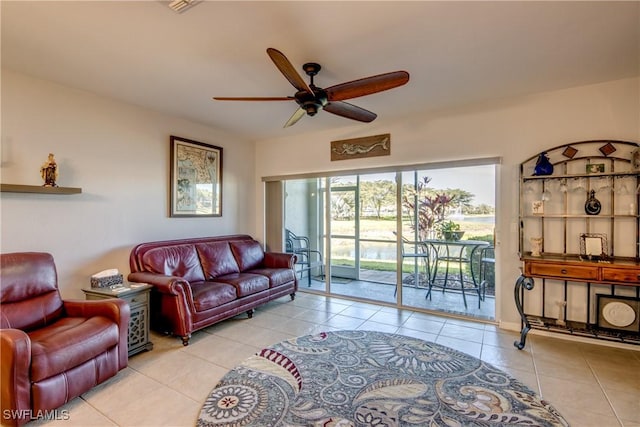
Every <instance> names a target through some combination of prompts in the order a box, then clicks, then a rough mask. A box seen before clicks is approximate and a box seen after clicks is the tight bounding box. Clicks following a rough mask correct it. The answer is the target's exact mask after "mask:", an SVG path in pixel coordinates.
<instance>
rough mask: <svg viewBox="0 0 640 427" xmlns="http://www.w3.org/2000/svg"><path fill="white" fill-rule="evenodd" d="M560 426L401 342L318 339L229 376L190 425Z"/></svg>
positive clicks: (445, 352) (366, 336) (455, 362)
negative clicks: (195, 422)
mask: <svg viewBox="0 0 640 427" xmlns="http://www.w3.org/2000/svg"><path fill="white" fill-rule="evenodd" d="M249 425H250V426H429V427H435V426H447V427H452V426H474V425H478V426H489V425H490V426H510V425H518V426H520V425H526V426H567V425H568V424H567V422H566V421H565V420H564V418H563V417H562V416H561V415H560V414H559V413H558V412H557V411H556V410H555V409H554V408H553V407H552V406H551V405H549V404H548V403H547V402H545V401H544V400H541V399H540V398H539V397H538V396H537V395H536V394H535V393H534V392H533V391H531V390H530V389H529V388H527V387H526V386H524V385H523V384H522V383H520V382H519V381H517V380H516V379H514V378H512V377H510V376H509V375H508V374H506V373H504V372H502V371H500V370H498V369H496V368H495V367H493V366H491V365H489V364H487V363H485V362H483V361H481V360H479V359H476V358H475V357H471V356H469V355H467V354H465V353H462V352H459V351H457V350H454V349H451V348H448V347H444V346H442V345H439V344H435V343H431V342H426V341H422V340H419V339H415V338H410V337H406V336H402V335H395V334H387V333H381V332H371V331H338V332H323V333H320V334H316V335H307V336H303V337H299V338H294V339H290V340H287V341H283V342H281V343H278V344H275V345H274V346H271V347H269V348H265V349H263V350H261V351H260V352H259V353H258V354H256V355H255V356H252V357H250V358H249V359H247V360H245V361H244V362H242V363H241V364H240V365H238V366H236V367H235V368H234V369H232V370H231V371H229V372H228V373H227V374H226V375H225V376H224V377H223V378H222V379H221V380H220V382H219V383H218V384H217V385H216V387H215V388H214V389H213V390H212V391H211V393H210V394H209V396H208V398H207V400H206V402H205V403H204V405H203V407H202V410H201V412H200V416H199V419H198V422H197V426H199V427H210V426H249Z"/></svg>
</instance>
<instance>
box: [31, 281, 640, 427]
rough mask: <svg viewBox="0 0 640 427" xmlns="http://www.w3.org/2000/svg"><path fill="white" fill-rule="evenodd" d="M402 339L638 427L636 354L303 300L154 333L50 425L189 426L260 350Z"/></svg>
mask: <svg viewBox="0 0 640 427" xmlns="http://www.w3.org/2000/svg"><path fill="white" fill-rule="evenodd" d="M337 329H370V330H377V331H385V332H391V333H399V334H403V335H409V336H413V337H417V338H421V339H424V340H428V341H435V342H437V343H440V344H443V345H446V346H449V347H452V348H455V349H458V350H460V351H463V352H466V353H469V354H471V355H473V356H475V357H479V358H481V359H482V360H485V361H487V362H489V363H491V364H493V365H495V366H497V367H499V368H501V369H502V370H504V371H506V372H508V373H510V374H511V375H512V376H514V377H515V378H517V379H519V380H521V381H522V382H524V383H525V384H526V385H528V386H529V387H530V388H532V389H533V390H535V391H536V392H538V393H540V394H541V395H542V397H543V398H545V399H547V400H549V401H550V402H551V403H552V404H553V405H554V406H555V407H556V408H557V409H558V410H559V411H560V412H561V413H562V414H563V415H564V416H565V418H566V419H567V420H568V421H569V423H570V424H571V425H572V426H579V427H588V426H598V427H608V426H628V427H630V426H635V427H639V426H640V351H637V350H640V349H635V348H632V349H621V348H612V347H606V346H602V345H597V344H585V343H578V342H575V341H566V340H562V339H559V338H550V337H542V336H536V335H529V337H528V339H527V346H526V347H525V349H524V350H517V349H516V348H515V347H514V346H513V342H514V340H515V339H516V338H518V334H517V333H516V332H510V331H504V330H500V329H499V328H497V327H496V326H495V325H493V324H487V323H478V322H473V321H468V320H460V319H454V318H446V317H441V316H436V315H432V314H424V313H419V312H413V311H408V310H398V309H395V308H390V307H381V306H378V305H374V304H368V303H361V302H354V301H349V300H344V299H339V298H334V297H326V296H320V295H313V294H309V293H302V292H301V293H298V294H297V296H296V299H295V301H290V300H289V298H288V297H286V298H281V299H279V300H277V301H273V302H271V303H269V304H267V305H265V306H263V307H260V308H259V309H257V310H256V312H255V315H254V316H253V318H252V319H248V318H247V317H246V315H241V316H237V317H235V318H233V319H230V320H227V321H224V322H221V323H219V324H217V325H214V326H211V327H209V328H207V329H205V330H202V331H199V332H196V333H194V334H193V337H192V339H191V344H190V345H189V346H187V347H183V346H182V344H181V341H180V339H178V338H174V337H169V336H162V335H159V334H156V333H153V334H152V339H153V342H154V344H155V348H154V349H153V350H152V351H149V352H144V353H140V354H137V355H135V356H133V357H131V358H130V359H129V367H128V368H126V369H125V370H123V371H121V372H120V373H119V374H118V375H117V376H116V377H114V378H112V379H110V380H108V381H107V382H105V383H103V384H101V385H99V386H98V387H96V388H94V389H93V390H91V391H89V392H87V393H85V394H84V395H82V396H81V397H80V398H77V399H74V400H73V401H72V402H70V403H68V404H67V405H65V406H64V407H62V408H60V409H61V410H62V409H64V410H66V411H68V414H69V419H68V420H64V421H48V422H44V421H34V422H32V423H30V424H28V425H30V426H35V425H47V426H55V425H60V426H66V427H71V426H116V425H117V426H193V425H195V422H196V420H197V418H198V414H199V412H200V407H201V405H202V403H203V402H204V400H205V398H206V397H207V395H208V393H209V392H210V391H211V389H212V388H213V387H214V385H215V384H216V382H217V381H218V380H219V379H220V378H221V377H222V376H223V375H224V374H225V373H226V372H227V371H228V370H229V369H230V368H232V367H233V366H234V365H236V364H237V363H238V362H240V361H241V360H243V359H245V358H247V357H249V356H251V355H252V354H254V353H255V352H256V351H258V350H259V349H261V348H263V347H265V346H267V345H270V344H274V343H276V342H279V341H282V340H284V339H287V338H292V337H295V336H300V335H305V334H309V333H314V332H318V331H322V330H325V331H326V330H337Z"/></svg>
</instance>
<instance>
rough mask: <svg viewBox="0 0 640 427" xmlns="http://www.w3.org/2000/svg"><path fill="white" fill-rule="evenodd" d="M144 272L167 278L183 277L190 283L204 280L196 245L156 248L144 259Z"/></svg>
mask: <svg viewBox="0 0 640 427" xmlns="http://www.w3.org/2000/svg"><path fill="white" fill-rule="evenodd" d="M142 261H143V263H144V270H145V271H149V272H151V273H157V274H164V275H167V276H177V277H182V278H184V279H185V280H188V281H189V282H199V281H203V280H204V273H203V272H202V266H201V265H200V258H198V253H197V252H196V248H195V246H194V245H189V244H186V245H176V246H164V247H159V248H154V249H151V250H149V251H147V252H146V253H145V254H144V256H143V259H142Z"/></svg>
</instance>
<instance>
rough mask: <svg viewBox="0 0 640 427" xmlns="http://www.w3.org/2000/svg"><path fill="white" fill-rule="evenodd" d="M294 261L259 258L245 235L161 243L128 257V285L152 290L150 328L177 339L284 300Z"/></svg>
mask: <svg viewBox="0 0 640 427" xmlns="http://www.w3.org/2000/svg"><path fill="white" fill-rule="evenodd" d="M294 262H295V255H292V254H288V253H280V252H266V253H265V252H264V250H263V248H262V246H261V245H260V243H259V242H257V241H256V240H254V239H253V238H252V237H251V236H247V235H231V236H217V237H201V238H192V239H179V240H166V241H160V242H149V243H142V244H139V245H137V246H136V247H134V248H133V250H132V251H131V255H130V257H129V265H130V267H131V274H129V276H128V280H129V281H130V282H142V283H149V284H151V285H153V289H152V291H151V327H152V328H153V329H155V330H158V331H160V332H164V333H171V334H173V335H176V336H179V337H181V338H182V343H183V344H184V345H188V344H189V339H190V338H191V333H192V332H194V331H197V330H199V329H202V328H205V327H207V326H210V325H212V324H214V323H217V322H219V321H222V320H225V319H228V318H230V317H234V316H236V315H238V314H240V313H242V312H247V314H248V316H249V317H252V315H253V309H254V308H256V307H258V306H259V305H261V304H264V303H266V302H269V301H271V300H274V299H276V298H280V297H283V296H286V295H290V296H291V299H292V300H293V299H294V298H295V293H296V291H297V290H298V280H297V278H296V274H295V270H294Z"/></svg>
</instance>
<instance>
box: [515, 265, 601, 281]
mask: <svg viewBox="0 0 640 427" xmlns="http://www.w3.org/2000/svg"><path fill="white" fill-rule="evenodd" d="M525 270H526V274H527V275H530V276H534V277H536V276H537V277H553V278H558V279H563V280H593V281H597V280H598V267H596V266H577V265H568V264H564V265H561V264H550V263H537V262H527V263H526V264H525Z"/></svg>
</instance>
